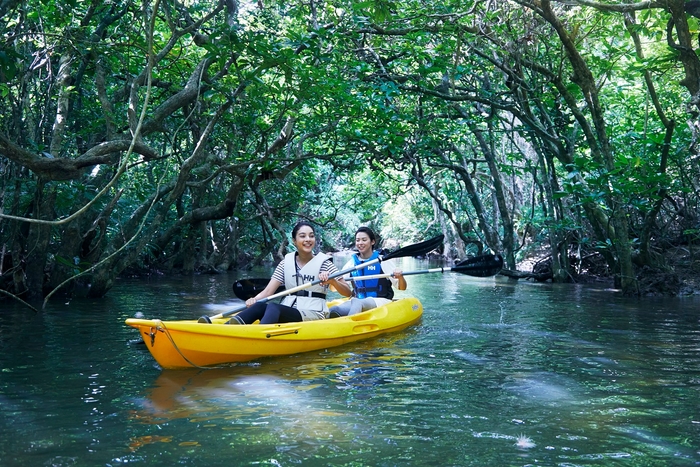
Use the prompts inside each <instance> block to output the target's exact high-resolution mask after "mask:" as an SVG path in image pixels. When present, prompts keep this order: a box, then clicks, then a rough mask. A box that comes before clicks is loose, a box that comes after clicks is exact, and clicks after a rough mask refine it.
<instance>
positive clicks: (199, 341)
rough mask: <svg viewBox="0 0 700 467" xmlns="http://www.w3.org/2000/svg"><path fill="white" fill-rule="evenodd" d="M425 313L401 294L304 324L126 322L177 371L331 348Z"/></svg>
mask: <svg viewBox="0 0 700 467" xmlns="http://www.w3.org/2000/svg"><path fill="white" fill-rule="evenodd" d="M422 314H423V306H422V305H421V303H420V302H419V301H418V299H416V298H402V299H400V300H395V301H393V302H391V303H389V304H387V305H385V306H381V307H378V308H375V309H373V310H368V311H365V312H363V313H359V314H356V315H352V316H346V317H343V318H333V319H323V320H318V321H304V322H299V323H284V324H251V325H229V324H225V323H226V321H228V319H229V318H228V317H227V318H221V319H218V320H214V322H213V323H212V324H208V323H198V322H197V320H188V321H161V320H159V319H137V318H130V319H127V320H126V324H128V325H129V326H131V327H133V328H136V329H138V330H139V335H140V336H141V337H142V338H143V340H144V342H145V343H146V347H147V348H148V350H149V351H150V352H151V355H153V358H155V359H156V361H157V362H158V364H159V365H160V366H161V367H163V368H167V369H171V368H173V369H174V368H192V367H206V366H212V365H219V364H224V363H234V362H245V361H248V360H254V359H256V358H260V357H270V356H278V355H291V354H295V353H300V352H308V351H311V350H319V349H327V348H330V347H335V346H338V345H342V344H347V343H349V342H355V341H359V340H363V339H369V338H372V337H375V336H378V335H380V334H385V333H388V332H394V331H399V330H401V329H404V328H406V327H408V326H410V325H412V324H414V323H416V322H417V321H418V320H419V319H420V317H421V315H422Z"/></svg>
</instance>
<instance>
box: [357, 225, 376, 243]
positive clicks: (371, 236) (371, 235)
mask: <svg viewBox="0 0 700 467" xmlns="http://www.w3.org/2000/svg"><path fill="white" fill-rule="evenodd" d="M360 232H362V233H366V234H367V236H368V237H369V239H370V241H373V242H375V243H376V241H377V236H376V235H374V232H372V229H370V228H369V227H360V228H359V229H357V231H356V232H355V235H357V234H359V233H360Z"/></svg>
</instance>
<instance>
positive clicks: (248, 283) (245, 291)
mask: <svg viewBox="0 0 700 467" xmlns="http://www.w3.org/2000/svg"><path fill="white" fill-rule="evenodd" d="M269 282H270V279H269V278H268V279H261V278H252V279H241V280H239V281H236V282H235V283H234V284H233V293H234V295H235V296H236V297H238V298H240V299H241V300H244V301H245V300H248V299H249V298H253V297H255V296H256V295H257V294H259V293H260V292H262V291H263V290H265V287H267V284H268V283H269ZM283 290H284V286H283V285H282V286H280V287H279V288H278V289H277V290H276V291H275V293H279V292H281V291H283Z"/></svg>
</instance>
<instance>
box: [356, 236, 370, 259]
mask: <svg viewBox="0 0 700 467" xmlns="http://www.w3.org/2000/svg"><path fill="white" fill-rule="evenodd" d="M355 247H356V248H357V251H359V252H360V258H369V257H370V256H372V250H373V248H374V240H371V239H370V238H369V235H367V233H366V232H357V233H356V234H355Z"/></svg>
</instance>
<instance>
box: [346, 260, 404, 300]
mask: <svg viewBox="0 0 700 467" xmlns="http://www.w3.org/2000/svg"><path fill="white" fill-rule="evenodd" d="M377 258H379V252H378V251H374V252H373V253H372V256H370V257H369V258H367V259H366V260H361V259H360V258H359V257H358V256H357V255H352V259H353V261H354V262H355V266H359V265H360V264H362V263H364V262H366V261H372V260H374V259H377ZM382 273H383V271H382V263H375V264H370V265H369V266H366V267H363V268H360V269H356V270H355V271H353V272H352V273H350V275H351V276H353V277H362V276H376V275H377V274H382ZM354 283H355V284H354V293H355V296H356V297H357V298H367V297H381V298H387V299H389V300H391V299H392V298H394V289H393V288H392V287H391V281H390V280H389V279H387V278H385V277H382V278H381V279H370V280H356V281H354Z"/></svg>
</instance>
